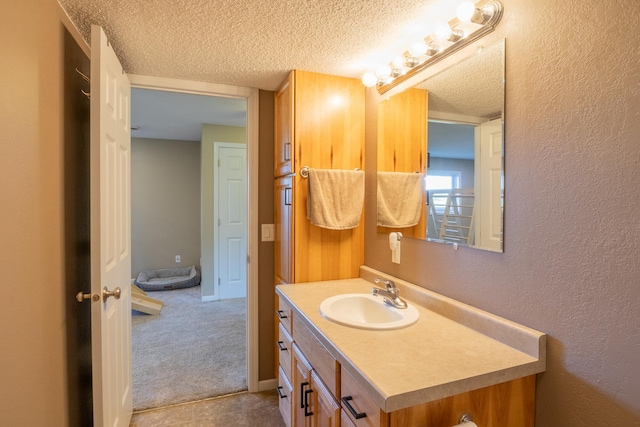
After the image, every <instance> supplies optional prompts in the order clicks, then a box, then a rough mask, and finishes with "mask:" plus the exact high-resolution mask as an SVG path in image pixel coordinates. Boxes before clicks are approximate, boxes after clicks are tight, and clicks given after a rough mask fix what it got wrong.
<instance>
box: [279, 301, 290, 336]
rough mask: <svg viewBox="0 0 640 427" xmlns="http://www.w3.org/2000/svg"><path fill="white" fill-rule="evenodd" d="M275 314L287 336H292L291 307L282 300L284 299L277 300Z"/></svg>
mask: <svg viewBox="0 0 640 427" xmlns="http://www.w3.org/2000/svg"><path fill="white" fill-rule="evenodd" d="M276 314H277V316H278V318H279V319H280V323H281V324H282V325H283V326H284V328H285V329H286V330H287V332H289V335H293V334H292V333H291V331H292V326H293V322H292V319H293V316H292V312H291V306H290V305H289V304H288V303H287V302H286V301H285V300H284V298H278V311H276Z"/></svg>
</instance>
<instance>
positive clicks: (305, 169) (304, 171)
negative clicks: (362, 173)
mask: <svg viewBox="0 0 640 427" xmlns="http://www.w3.org/2000/svg"><path fill="white" fill-rule="evenodd" d="M354 170H356V171H359V170H360V168H355V169H354ZM300 176H301V177H303V178H309V166H303V167H301V168H300Z"/></svg>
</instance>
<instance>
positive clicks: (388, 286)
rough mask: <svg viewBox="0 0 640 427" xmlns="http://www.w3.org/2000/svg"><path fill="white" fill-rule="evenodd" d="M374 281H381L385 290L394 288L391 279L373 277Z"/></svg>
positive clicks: (394, 285)
mask: <svg viewBox="0 0 640 427" xmlns="http://www.w3.org/2000/svg"><path fill="white" fill-rule="evenodd" d="M374 282H375V283H382V284H384V287H385V289H386V290H388V291H391V290H394V291H395V290H396V289H397V288H396V284H395V283H393V281H391V280H385V279H374Z"/></svg>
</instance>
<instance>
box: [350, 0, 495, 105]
mask: <svg viewBox="0 0 640 427" xmlns="http://www.w3.org/2000/svg"><path fill="white" fill-rule="evenodd" d="M502 13H503V7H502V3H500V1H498V0H488V1H487V0H480V1H478V2H477V3H473V2H471V1H464V2H462V3H461V4H460V5H459V6H458V9H457V17H456V18H454V19H452V20H451V21H449V22H447V23H443V24H441V25H438V26H437V27H436V31H435V33H433V34H430V35H428V36H427V37H425V38H424V39H422V40H418V41H416V42H414V43H412V44H411V46H410V47H409V49H408V50H407V52H405V53H404V54H402V55H400V56H399V57H397V58H396V59H394V60H393V61H392V62H391V63H390V64H388V65H384V66H382V67H379V68H378V69H377V70H376V71H375V73H373V72H371V71H369V72H366V73H365V74H364V75H363V76H362V83H363V84H364V85H365V86H366V87H372V86H377V88H378V92H380V93H381V94H382V93H385V92H387V91H388V90H390V89H392V88H393V87H395V86H397V85H398V84H400V83H402V82H403V81H405V80H406V79H408V78H409V77H411V76H413V75H415V74H417V73H419V72H420V71H422V70H424V69H425V68H427V67H428V66H429V65H431V64H434V63H436V62H438V61H440V60H442V59H444V58H446V57H447V56H449V55H451V54H452V53H454V52H456V51H458V50H460V49H462V48H463V47H465V46H466V45H468V44H470V43H472V42H474V41H476V40H478V39H479V38H481V37H483V36H485V35H486V34H488V33H490V32H491V31H493V30H494V29H495V27H496V25H498V23H499V22H500V19H502Z"/></svg>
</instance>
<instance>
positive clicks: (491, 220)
mask: <svg viewBox="0 0 640 427" xmlns="http://www.w3.org/2000/svg"><path fill="white" fill-rule="evenodd" d="M479 128H480V129H479V134H480V138H479V139H480V141H479V145H480V151H479V152H478V150H476V177H477V180H476V200H479V204H478V205H477V206H476V213H475V217H476V224H475V225H476V236H475V243H474V245H475V246H478V247H481V248H483V249H489V250H493V251H501V250H502V120H501V119H495V120H491V121H489V122H485V123H482V124H481V125H480V126H479Z"/></svg>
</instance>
